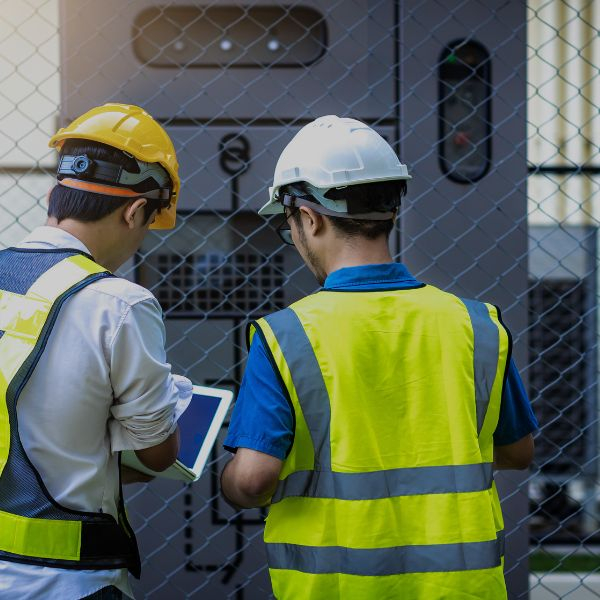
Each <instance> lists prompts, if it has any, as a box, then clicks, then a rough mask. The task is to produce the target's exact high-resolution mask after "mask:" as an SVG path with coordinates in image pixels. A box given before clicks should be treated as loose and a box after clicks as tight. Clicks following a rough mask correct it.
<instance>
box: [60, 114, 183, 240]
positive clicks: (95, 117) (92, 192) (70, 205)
mask: <svg viewBox="0 0 600 600" xmlns="http://www.w3.org/2000/svg"><path fill="white" fill-rule="evenodd" d="M49 145H50V146H51V147H55V148H57V150H58V151H59V152H60V157H59V166H58V172H57V181H58V185H57V186H55V188H54V189H53V190H52V192H51V195H50V202H49V212H48V214H49V216H51V217H55V218H56V219H57V220H58V221H59V222H60V221H61V220H63V219H66V218H73V219H75V220H79V221H83V222H92V221H97V220H99V219H101V218H103V217H105V216H107V215H109V214H111V213H112V212H114V211H115V210H117V209H118V208H119V207H123V206H124V205H126V204H127V203H128V202H131V201H132V200H134V199H136V198H142V197H143V198H145V199H146V200H147V205H146V207H145V211H146V214H147V216H149V215H150V214H152V213H153V212H154V211H158V215H157V217H156V219H155V222H154V224H153V225H152V227H153V228H155V229H169V228H171V227H173V226H174V224H175V211H176V203H177V196H178V192H179V187H180V180H179V175H178V163H177V158H176V155H175V149H174V147H173V144H172V142H171V139H170V138H169V136H168V135H167V133H166V131H165V130H164V129H163V127H162V126H161V125H160V124H159V123H157V122H156V121H155V120H154V119H153V118H152V117H151V116H150V115H149V114H148V113H146V112H145V111H144V110H142V109H141V108H139V107H137V106H132V105H127V104H105V105H104V106H101V107H96V108H93V109H91V110H90V111H88V112H87V113H85V114H83V115H81V116H80V117H78V118H77V119H75V120H74V121H73V122H72V123H70V124H69V125H68V126H67V127H65V128H63V129H61V130H59V131H58V132H57V133H56V135H54V136H53V137H52V139H51V140H50V144H49Z"/></svg>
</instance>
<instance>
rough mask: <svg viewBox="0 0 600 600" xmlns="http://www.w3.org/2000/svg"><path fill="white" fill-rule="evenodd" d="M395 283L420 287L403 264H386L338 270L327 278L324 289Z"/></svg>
mask: <svg viewBox="0 0 600 600" xmlns="http://www.w3.org/2000/svg"><path fill="white" fill-rule="evenodd" d="M395 283H397V284H400V285H402V287H404V286H411V287H412V286H413V285H415V286H417V285H420V284H419V282H418V281H417V280H416V279H415V278H414V277H413V276H412V275H411V273H410V272H409V270H408V269H407V268H406V266H405V265H403V264H402V263H385V264H377V265H360V266H358V267H344V268H342V269H338V270H337V271H334V272H333V273H330V274H329V275H328V276H327V279H326V280H325V283H324V285H323V289H325V290H335V289H345V288H354V287H367V286H377V285H380V284H388V285H391V284H395Z"/></svg>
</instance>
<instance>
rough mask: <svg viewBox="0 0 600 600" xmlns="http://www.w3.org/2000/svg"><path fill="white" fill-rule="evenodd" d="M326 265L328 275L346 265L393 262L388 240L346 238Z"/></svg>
mask: <svg viewBox="0 0 600 600" xmlns="http://www.w3.org/2000/svg"><path fill="white" fill-rule="evenodd" d="M329 256H330V258H329V259H328V260H327V262H326V264H325V265H324V267H325V271H326V273H327V275H329V274H330V273H333V272H334V271H337V270H338V269H342V268H344V267H360V266H363V265H377V264H384V263H391V262H393V259H392V255H391V254H390V249H389V247H388V243H387V240H386V239H385V238H380V239H376V240H366V239H358V238H351V239H349V240H344V241H343V243H341V244H340V245H339V247H338V248H337V249H336V252H333V253H331V254H330V255H329Z"/></svg>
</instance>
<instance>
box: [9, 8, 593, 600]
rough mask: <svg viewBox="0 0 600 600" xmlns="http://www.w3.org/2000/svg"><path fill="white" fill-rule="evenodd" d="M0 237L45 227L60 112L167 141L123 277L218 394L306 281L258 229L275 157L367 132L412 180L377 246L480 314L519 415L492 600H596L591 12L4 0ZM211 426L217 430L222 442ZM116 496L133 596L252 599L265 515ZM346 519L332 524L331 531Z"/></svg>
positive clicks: (263, 579)
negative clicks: (166, 158)
mask: <svg viewBox="0 0 600 600" xmlns="http://www.w3.org/2000/svg"><path fill="white" fill-rule="evenodd" d="M0 8H1V10H0V33H1V35H0V39H1V40H2V41H1V42H0V81H1V88H0V183H1V187H0V204H1V206H2V212H1V213H0V242H1V243H2V245H3V246H7V245H10V244H12V243H14V242H16V241H18V240H19V239H20V238H21V237H23V236H24V235H25V234H26V233H27V232H28V231H30V230H31V229H32V228H33V227H35V226H36V225H38V224H41V223H42V222H43V219H44V207H45V200H44V197H45V193H46V191H47V189H48V188H49V187H50V185H51V184H52V177H53V173H54V168H55V160H56V157H55V155H54V153H53V151H50V150H48V149H47V147H46V144H47V140H48V138H49V137H50V135H51V134H52V133H53V132H54V131H55V130H56V127H57V126H58V125H60V124H64V123H65V122H67V121H69V120H71V119H72V118H74V117H76V116H78V115H79V114H81V113H83V112H84V111H86V110H88V109H89V108H90V107H92V106H95V105H98V104H101V103H103V102H106V101H119V102H131V103H133V104H139V105H142V106H144V107H145V108H146V109H147V110H148V111H149V112H151V113H152V114H153V115H154V116H155V117H156V118H158V119H159V120H160V121H161V122H162V123H163V124H164V125H165V127H166V128H167V130H168V131H169V133H170V135H171V136H172V138H173V140H174V142H175V145H176V148H177V151H178V156H179V161H180V165H181V174H182V179H183V191H182V194H181V198H180V211H179V217H178V221H177V226H176V228H175V229H174V230H172V231H167V232H163V233H160V234H157V233H155V234H152V235H151V236H150V237H149V239H147V241H146V242H145V244H144V246H143V249H142V251H141V252H140V253H139V254H138V256H137V257H136V259H135V260H134V261H132V262H131V263H130V264H129V265H128V266H127V268H126V269H124V270H123V275H124V276H126V277H129V278H132V279H134V280H136V281H138V282H139V283H141V284H142V285H144V286H146V287H148V288H150V289H151V290H152V291H153V292H154V294H155V295H156V296H157V298H158V299H159V301H160V303H161V304H162V306H163V309H164V312H165V317H166V328H167V335H168V355H169V359H170V361H171V362H172V363H173V367H174V370H175V371H176V372H180V373H183V374H185V375H187V376H189V377H190V378H191V379H192V380H194V381H195V382H196V383H199V384H207V385H218V386H228V387H230V388H232V389H233V390H237V388H238V386H239V384H240V380H241V377H242V372H243V364H244V359H245V348H244V329H245V324H246V322H247V321H248V319H249V318H250V317H256V316H259V315H263V314H266V313H268V312H271V311H273V310H276V309H278V308H281V307H284V306H285V305H287V304H288V303H290V302H291V301H293V300H295V299H297V298H299V297H300V296H302V295H304V294H306V293H308V292H311V291H313V290H314V289H315V287H316V283H315V282H314V280H313V278H312V276H311V275H310V273H308V271H307V270H306V269H305V268H304V267H303V266H302V263H301V261H300V259H299V258H298V257H297V256H296V254H295V253H294V251H293V250H290V249H287V248H283V247H282V246H281V245H280V244H279V241H278V238H277V236H276V235H275V233H274V229H273V223H271V222H268V221H265V220H263V219H261V218H260V217H258V216H257V215H256V209H257V207H258V206H260V205H261V204H262V203H263V202H264V201H265V200H266V189H267V187H268V185H269V181H270V178H271V177H272V173H273V168H274V165H275V162H276V160H277V157H278V155H279V153H280V152H281V150H282V149H283V147H284V146H285V144H286V143H287V142H288V141H289V140H290V139H291V137H292V135H293V134H294V133H295V132H296V131H297V130H298V129H299V128H300V127H301V126H302V125H303V124H305V123H306V122H308V121H310V120H312V119H313V118H315V117H317V116H321V115H324V114H338V115H348V116H354V117H356V118H359V119H361V120H364V121H366V122H368V123H369V124H371V125H373V126H374V127H375V128H376V129H377V130H378V131H380V133H381V134H382V135H384V136H385V137H386V138H387V139H388V141H390V143H392V144H393V145H394V147H395V148H396V149H397V150H398V152H399V154H400V156H401V158H402V160H403V161H404V162H406V163H408V165H409V168H410V171H411V173H412V175H413V180H412V181H411V182H410V185H409V196H408V198H407V199H406V200H405V206H404V208H403V212H402V215H401V219H400V226H399V228H398V230H397V231H396V232H395V233H394V235H393V240H392V244H393V249H394V253H395V254H396V256H397V257H398V258H399V259H401V260H403V261H404V262H406V263H407V264H408V266H409V267H410V268H411V269H412V271H413V272H414V274H415V275H416V276H417V277H418V278H422V279H423V280H425V281H429V282H431V283H434V284H437V285H440V286H442V287H445V288H447V289H450V290H452V291H457V292H460V293H461V294H463V295H470V296H472V297H477V298H481V299H486V300H488V301H491V302H494V303H496V304H499V305H500V306H502V307H503V312H504V317H505V320H506V321H507V323H508V325H509V326H510V327H511V329H512V332H513V336H514V350H515V353H514V355H515V359H516V362H517V365H518V366H519V368H520V370H521V373H522V375H523V378H524V381H525V382H526V385H527V386H528V390H529V393H530V397H531V400H532V402H533V405H534V408H535V411H536V414H537V416H538V419H539V421H540V424H541V429H540V431H539V433H538V434H537V437H536V444H537V453H536V460H535V464H534V466H533V468H532V469H531V470H530V472H529V473H525V474H521V473H517V472H509V473H506V474H502V475H500V476H499V484H500V488H501V491H502V493H503V496H504V500H503V506H504V512H505V517H506V533H507V565H506V571H507V578H508V581H509V588H510V596H511V597H515V598H516V597H526V596H527V594H530V596H531V598H536V599H545V598H560V597H569V598H577V599H585V598H600V574H598V572H599V570H600V558H599V553H598V549H599V548H600V523H599V518H600V517H599V507H598V500H597V494H598V473H597V469H598V456H599V453H600V452H599V441H598V387H597V379H598V372H599V364H598V351H597V350H598V325H597V321H598V319H597V298H598V270H597V255H598V249H597V230H598V225H599V223H600V193H599V191H598V182H599V180H598V176H599V175H600V161H599V160H598V144H597V140H598V139H599V136H598V134H599V133H600V131H599V128H600V118H599V115H598V111H599V108H600V77H599V76H598V75H599V73H598V66H599V65H600V41H599V37H598V36H599V34H600V5H599V4H598V3H595V2H593V0H569V1H567V0H549V1H546V2H544V1H543V0H530V1H529V4H528V5H526V3H525V2H521V1H518V0H514V1H510V0H508V1H504V0H463V1H451V0H409V1H400V0H398V1H392V0H368V1H367V0H322V1H319V2H317V1H316V0H303V1H302V2H298V3H296V2H294V0H289V1H288V2H286V3H273V2H258V1H255V0H249V1H247V2H244V3H241V2H237V1H231V2H229V1H225V0H213V1H211V0H205V1H203V2H199V1H197V0H182V1H181V2H178V1H175V0H163V1H157V0H153V1H151V0H130V1H127V2H123V1H118V0H103V1H102V2H93V1H91V0H20V1H19V2H9V1H8V0H2V1H0ZM222 437H223V436H221V440H222ZM225 460H226V456H225V453H224V452H223V451H222V450H221V446H220V445H219V446H218V447H217V449H216V450H215V451H214V452H213V455H212V458H211V461H210V464H209V466H208V468H207V470H206V472H205V474H204V475H203V477H202V478H201V480H200V481H199V482H198V483H196V484H194V485H191V486H185V485H183V484H179V483H175V482H165V481H162V482H158V481H155V482H153V483H151V484H149V485H147V486H134V487H133V488H132V489H133V491H130V492H129V512H130V514H131V517H132V520H133V522H134V525H135V528H136V530H137V532H138V535H139V540H140V545H141V551H142V554H143V557H144V572H143V577H142V580H141V582H140V583H139V584H137V585H136V591H137V594H138V596H139V597H147V598H157V599H158V598H186V597H188V598H200V597H203V598H238V599H242V598H244V599H246V600H249V599H254V598H261V599H262V598H266V597H269V596H270V594H271V589H270V584H269V581H268V574H267V570H266V566H265V556H264V549H263V546H262V540H261V534H262V523H263V519H264V513H263V512H262V511H258V510H255V511H246V512H244V513H239V514H234V513H233V511H232V510H231V509H230V508H229V507H228V506H226V505H225V504H224V502H223V501H222V500H221V498H220V497H219V493H218V474H219V472H220V470H221V468H222V466H223V464H224V461H225ZM348 526H351V525H350V524H348Z"/></svg>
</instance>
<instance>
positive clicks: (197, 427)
mask: <svg viewBox="0 0 600 600" xmlns="http://www.w3.org/2000/svg"><path fill="white" fill-rule="evenodd" d="M193 389H194V393H193V396H192V400H191V401H190V405H189V406H188V407H187V409H186V411H185V412H184V413H183V414H182V415H181V416H180V417H179V435H180V439H181V445H180V448H179V453H178V454H177V460H176V461H175V463H174V464H173V465H172V466H171V467H169V468H168V469H166V470H165V471H162V472H160V473H158V472H156V471H152V470H151V469H148V468H147V467H145V466H144V465H143V464H142V463H141V462H140V460H139V459H138V458H137V456H136V455H135V452H133V451H127V452H123V454H122V456H121V462H122V463H123V464H124V465H126V466H128V467H132V468H133V469H136V470H137V471H141V472H142V473H147V474H149V475H155V476H156V477H166V478H168V479H179V480H182V481H188V482H189V481H196V480H197V479H198V478H199V477H200V475H202V470H203V469H204V465H205V464H206V461H207V460H208V456H209V454H210V451H211V450H212V447H213V446H214V445H215V442H216V440H217V435H218V433H219V430H220V429H221V426H222V425H223V421H224V420H225V417H226V415H227V411H228V409H229V406H230V405H231V401H232V400H233V392H231V391H229V390H223V389H218V388H211V387H205V386H201V385H195V386H194V388H193Z"/></svg>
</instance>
